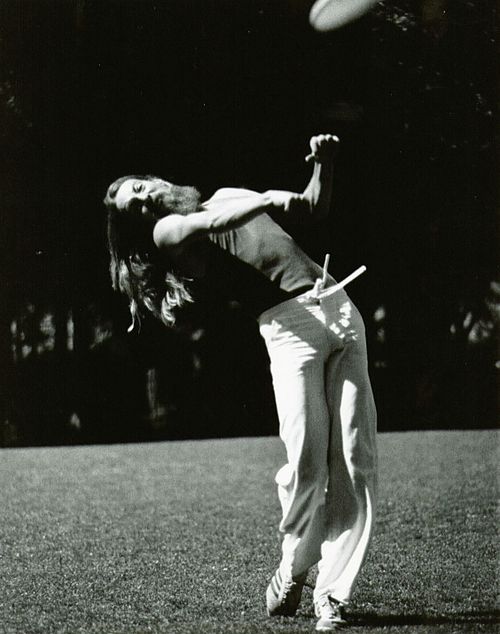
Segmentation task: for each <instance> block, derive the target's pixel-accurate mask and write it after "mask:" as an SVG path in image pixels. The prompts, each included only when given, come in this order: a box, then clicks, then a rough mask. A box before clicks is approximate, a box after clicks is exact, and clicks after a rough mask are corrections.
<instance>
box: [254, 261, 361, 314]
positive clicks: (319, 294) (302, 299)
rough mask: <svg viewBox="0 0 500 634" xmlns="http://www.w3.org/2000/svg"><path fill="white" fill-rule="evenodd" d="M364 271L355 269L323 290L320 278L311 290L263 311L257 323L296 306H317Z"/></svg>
mask: <svg viewBox="0 0 500 634" xmlns="http://www.w3.org/2000/svg"><path fill="white" fill-rule="evenodd" d="M365 271H366V266H364V265H362V266H360V267H359V268H357V269H356V270H355V271H353V272H352V273H351V274H350V275H348V276H347V277H346V278H344V279H343V280H342V281H341V282H338V283H336V284H334V285H333V286H330V287H328V288H324V285H323V284H324V283H323V280H322V279H321V278H318V279H317V280H316V284H315V285H314V287H313V288H312V289H309V290H306V291H304V292H302V293H301V294H300V295H296V296H295V297H292V298H291V299H287V300H285V301H284V302H281V303H280V304H276V306H272V307H271V308H268V309H267V310H265V311H264V312H263V313H261V314H260V315H259V317H258V321H259V322H260V321H265V320H266V319H269V318H270V317H272V315H273V314H275V313H279V312H281V311H282V310H287V309H289V308H291V307H292V306H294V305H297V304H299V305H300V304H309V305H314V304H316V305H319V304H321V301H322V300H324V299H326V298H328V297H331V296H332V295H334V294H335V293H337V292H338V291H340V290H341V289H343V288H344V286H347V284H349V282H352V281H353V280H354V279H355V278H357V277H358V276H359V275H361V274H362V273H364V272H365Z"/></svg>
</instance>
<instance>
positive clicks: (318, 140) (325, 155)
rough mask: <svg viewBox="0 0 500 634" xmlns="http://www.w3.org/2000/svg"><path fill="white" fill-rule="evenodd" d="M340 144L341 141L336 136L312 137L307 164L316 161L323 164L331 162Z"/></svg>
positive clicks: (319, 135) (318, 135)
mask: <svg viewBox="0 0 500 634" xmlns="http://www.w3.org/2000/svg"><path fill="white" fill-rule="evenodd" d="M339 143H340V139H339V137H338V136H337V135H335V134H317V135H315V136H313V137H311V140H310V141H309V146H310V148H311V153H310V154H308V155H307V156H306V162H308V163H309V162H310V161H312V160H314V161H316V162H317V163H322V162H324V161H327V160H331V159H332V158H333V157H334V155H335V153H336V151H337V147H338V144H339Z"/></svg>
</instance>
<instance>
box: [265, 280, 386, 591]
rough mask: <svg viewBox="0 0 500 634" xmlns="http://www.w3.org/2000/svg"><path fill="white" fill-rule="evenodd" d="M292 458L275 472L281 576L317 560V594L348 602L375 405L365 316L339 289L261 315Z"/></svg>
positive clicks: (361, 547) (371, 495)
mask: <svg viewBox="0 0 500 634" xmlns="http://www.w3.org/2000/svg"><path fill="white" fill-rule="evenodd" d="M259 326H260V333H261V335H262V337H263V338H264V340H265V342H266V346H267V350H268V353H269V357H270V360H271V373H272V377H273V385H274V392H275V397H276V405H277V409H278V416H279V422H280V437H281V439H282V440H283V442H284V443H285V447H286V452H287V460H288V463H287V464H286V465H285V466H284V467H282V468H281V469H280V470H279V472H278V474H277V475H276V482H277V484H278V495H279V499H280V502H281V506H282V510H283V518H282V521H281V524H280V531H281V532H282V533H283V534H284V536H283V544H282V551H283V552H282V560H281V565H280V568H281V572H282V575H287V574H292V575H294V576H295V575H298V574H301V573H303V572H305V571H306V570H307V569H308V568H309V567H310V566H312V565H313V564H315V563H318V578H317V580H316V588H315V591H314V599H315V600H317V599H318V598H319V597H320V596H322V595H324V594H330V595H332V596H333V597H335V598H336V599H337V600H338V601H341V602H344V603H347V602H348V601H349V599H350V597H351V594H352V591H353V587H354V584H355V581H356V578H357V576H358V573H359V570H360V568H361V565H362V563H363V560H364V558H365V555H366V551H367V548H368V544H369V541H370V536H371V531H372V526H373V519H374V502H375V490H376V477H377V472H376V469H377V467H376V462H377V456H376V453H377V452H376V410H375V404H374V400H373V394H372V390H371V386H370V381H369V378H368V367H367V355H366V341H365V330H364V324H363V321H362V319H361V316H360V314H359V312H358V310H357V309H356V307H355V306H354V305H353V304H352V302H351V301H350V300H349V298H348V296H347V294H346V292H345V291H344V290H343V289H342V290H340V291H338V292H337V293H335V294H334V295H331V296H329V297H326V298H324V299H321V300H317V299H312V298H309V297H307V296H306V295H301V296H300V297H297V298H294V299H291V300H288V301H286V302H284V303H282V304H279V305H278V306H274V307H273V308H271V309H269V310H267V311H265V312H264V313H263V314H262V315H261V316H260V317H259Z"/></svg>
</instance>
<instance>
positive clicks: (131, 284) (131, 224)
mask: <svg viewBox="0 0 500 634" xmlns="http://www.w3.org/2000/svg"><path fill="white" fill-rule="evenodd" d="M155 178H156V177H155V176H150V175H147V176H122V177H121V178H118V179H117V180H115V181H114V182H113V183H111V185H110V186H109V188H108V191H107V192H106V196H105V198H104V204H105V206H106V209H107V212H108V226H107V238H108V249H109V255H110V266H109V271H110V274H111V283H112V286H113V288H114V290H117V291H120V292H122V293H124V294H125V295H126V296H127V297H128V300H129V308H130V314H131V316H132V323H131V325H130V326H129V328H128V332H131V331H132V330H133V329H134V328H135V326H136V325H137V326H138V327H139V328H140V323H141V316H143V315H144V313H145V311H149V312H151V313H152V314H153V315H154V316H155V317H156V318H157V319H160V320H161V321H162V322H163V323H164V324H165V325H166V326H173V325H174V324H175V320H176V315H175V311H176V309H178V308H181V307H182V306H183V305H184V304H186V303H188V302H192V301H193V298H192V296H191V293H190V292H189V289H188V288H187V282H188V280H187V279H186V278H184V277H182V276H180V275H178V274H176V273H175V272H174V270H173V267H172V266H169V265H168V262H166V260H165V258H164V257H162V260H161V261H160V258H159V257H158V254H156V253H155V252H154V250H153V249H152V244H151V236H147V237H146V236H144V235H143V233H144V230H143V228H142V227H140V226H139V224H138V223H139V221H138V219H137V218H136V217H135V216H134V214H130V213H128V212H127V211H126V210H125V211H119V210H118V209H117V207H116V203H115V197H116V194H117V192H118V190H119V189H120V187H121V185H122V184H123V183H124V182H125V181H127V180H129V179H137V180H154V179H155Z"/></svg>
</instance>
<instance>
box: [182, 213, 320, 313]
mask: <svg viewBox="0 0 500 634" xmlns="http://www.w3.org/2000/svg"><path fill="white" fill-rule="evenodd" d="M206 258H207V267H206V273H205V275H204V276H203V277H202V278H198V279H196V280H194V282H193V283H192V287H193V294H194V296H195V298H196V295H197V287H199V286H201V287H203V291H202V295H205V294H206V293H207V292H209V293H210V294H211V295H214V294H215V295H216V296H217V297H218V298H220V299H225V300H228V301H231V300H233V301H237V302H238V303H239V304H240V305H241V307H242V308H243V309H244V310H245V311H246V312H249V313H250V314H252V315H254V316H255V317H257V316H258V315H260V314H261V313H262V312H264V311H265V310H267V309H268V308H271V307H272V306H276V305H277V304H280V303H281V302H283V301H286V300H287V299H290V298H291V297H294V296H296V295H299V294H300V293H303V292H304V291H306V290H308V289H310V288H312V286H313V285H314V282H315V280H316V279H317V278H318V277H321V267H319V266H318V265H317V264H316V263H315V262H314V261H313V260H311V258H309V256H308V255H306V253H304V251H303V250H302V249H301V248H300V247H299V246H298V245H297V244H296V242H295V241H294V240H293V239H292V238H291V236H290V235H289V234H288V233H286V231H284V230H283V229H282V228H281V227H280V226H279V225H278V224H277V223H276V222H274V220H272V218H271V217H270V216H268V215H267V214H262V215H260V216H257V217H256V218H254V219H252V220H250V221H249V222H247V223H245V224H244V225H242V226H241V227H238V228H236V229H232V230H230V231H227V232H225V233H219V234H211V235H210V236H209V241H208V244H207V249H206Z"/></svg>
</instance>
